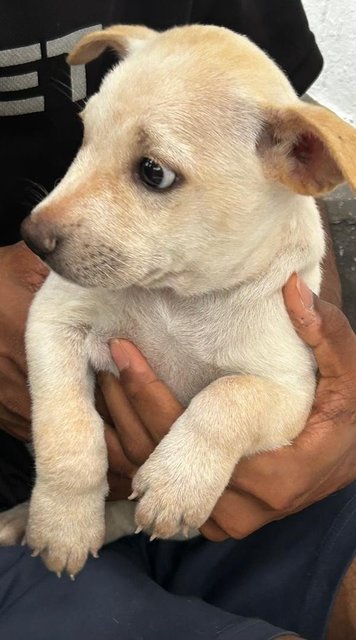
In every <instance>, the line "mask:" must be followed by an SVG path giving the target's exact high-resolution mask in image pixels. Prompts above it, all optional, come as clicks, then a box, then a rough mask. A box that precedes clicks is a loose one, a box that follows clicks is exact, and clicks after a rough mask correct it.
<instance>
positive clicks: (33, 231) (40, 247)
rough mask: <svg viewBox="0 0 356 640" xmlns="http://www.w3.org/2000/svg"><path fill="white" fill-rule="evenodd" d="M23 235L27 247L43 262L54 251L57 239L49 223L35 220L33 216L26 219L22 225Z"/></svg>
mask: <svg viewBox="0 0 356 640" xmlns="http://www.w3.org/2000/svg"><path fill="white" fill-rule="evenodd" d="M21 235H22V238H23V240H24V241H25V242H26V244H27V246H28V247H29V248H30V249H31V251H33V252H34V253H36V254H37V255H38V256H39V257H40V258H42V260H45V259H46V257H47V256H48V255H49V254H50V253H52V251H54V249H55V248H56V244H57V238H56V236H55V234H54V232H53V228H51V226H50V225H49V224H48V223H47V222H43V221H42V222H41V221H40V220H38V221H36V220H33V219H32V217H31V216H28V217H27V218H25V220H24V221H23V223H22V225H21Z"/></svg>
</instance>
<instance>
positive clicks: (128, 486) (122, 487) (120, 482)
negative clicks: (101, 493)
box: [107, 471, 132, 500]
mask: <svg viewBox="0 0 356 640" xmlns="http://www.w3.org/2000/svg"><path fill="white" fill-rule="evenodd" d="M108 483H109V495H108V497H107V500H127V498H128V497H129V495H130V494H131V493H132V480H131V478H125V477H124V476H121V475H118V474H115V473H113V472H111V471H109V472H108Z"/></svg>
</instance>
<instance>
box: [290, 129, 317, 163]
mask: <svg viewBox="0 0 356 640" xmlns="http://www.w3.org/2000/svg"><path fill="white" fill-rule="evenodd" d="M323 152H324V145H323V143H322V142H321V140H320V139H319V138H317V137H316V136H314V135H313V134H312V133H302V134H301V135H300V136H299V137H298V139H297V141H296V143H295V144H294V145H293V156H294V157H295V158H296V160H298V162H301V163H303V164H307V163H310V162H311V161H313V162H316V163H317V162H318V160H320V159H321V156H322V155H323Z"/></svg>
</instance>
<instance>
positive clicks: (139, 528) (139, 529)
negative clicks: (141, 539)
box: [135, 526, 143, 533]
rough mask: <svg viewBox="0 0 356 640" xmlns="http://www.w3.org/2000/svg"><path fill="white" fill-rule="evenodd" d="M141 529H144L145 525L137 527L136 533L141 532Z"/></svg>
mask: <svg viewBox="0 0 356 640" xmlns="http://www.w3.org/2000/svg"><path fill="white" fill-rule="evenodd" d="M141 531H143V527H141V526H140V527H137V529H136V530H135V533H141Z"/></svg>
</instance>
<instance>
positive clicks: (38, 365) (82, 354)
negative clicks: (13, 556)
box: [26, 275, 107, 575]
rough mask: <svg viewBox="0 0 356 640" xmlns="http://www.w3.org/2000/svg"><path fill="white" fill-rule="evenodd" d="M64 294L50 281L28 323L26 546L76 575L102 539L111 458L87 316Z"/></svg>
mask: <svg viewBox="0 0 356 640" xmlns="http://www.w3.org/2000/svg"><path fill="white" fill-rule="evenodd" d="M51 280H52V281H51ZM70 286H71V285H69V284H68V287H70ZM65 287H66V284H65V283H63V282H60V288H61V291H60V295H59V294H58V282H57V278H56V277H55V276H52V275H51V276H50V277H49V278H48V280H47V282H46V283H45V285H44V287H43V289H41V291H40V292H39V294H37V296H36V298H35V301H34V303H33V305H32V307H31V310H30V317H29V322H28V329H27V336H26V347H27V356H28V365H29V379H30V386H31V395H32V400H33V414H32V425H33V439H34V448H35V457H36V471H37V477H36V484H35V487H34V490H33V494H32V498H31V504H30V513H29V521H28V526H27V530H26V541H27V543H28V545H29V546H30V547H32V549H34V551H35V553H36V554H37V553H41V555H42V557H43V559H44V561H45V563H46V564H47V566H48V568H49V569H51V570H53V571H56V572H57V573H60V572H61V571H63V570H67V571H68V573H69V574H70V575H74V574H75V573H77V572H78V571H79V570H80V569H81V568H82V566H83V565H84V563H85V560H86V558H87V555H88V553H92V554H93V555H96V553H97V551H98V549H99V548H100V546H101V545H102V543H103V540H104V529H105V524H104V503H105V495H106V492H107V482H106V472H107V453H106V446H105V440H104V433H103V424H102V420H101V418H100V416H99V415H98V413H97V412H96V410H95V406H94V401H93V395H94V394H93V387H94V378H93V373H92V372H91V370H90V368H89V363H88V356H87V353H86V349H85V340H86V335H87V331H88V327H87V326H86V324H85V317H84V315H85V312H84V311H83V309H82V306H83V305H81V303H80V300H76V299H75V298H73V292H69V293H70V295H69V297H66V295H65ZM84 309H85V305H84Z"/></svg>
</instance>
